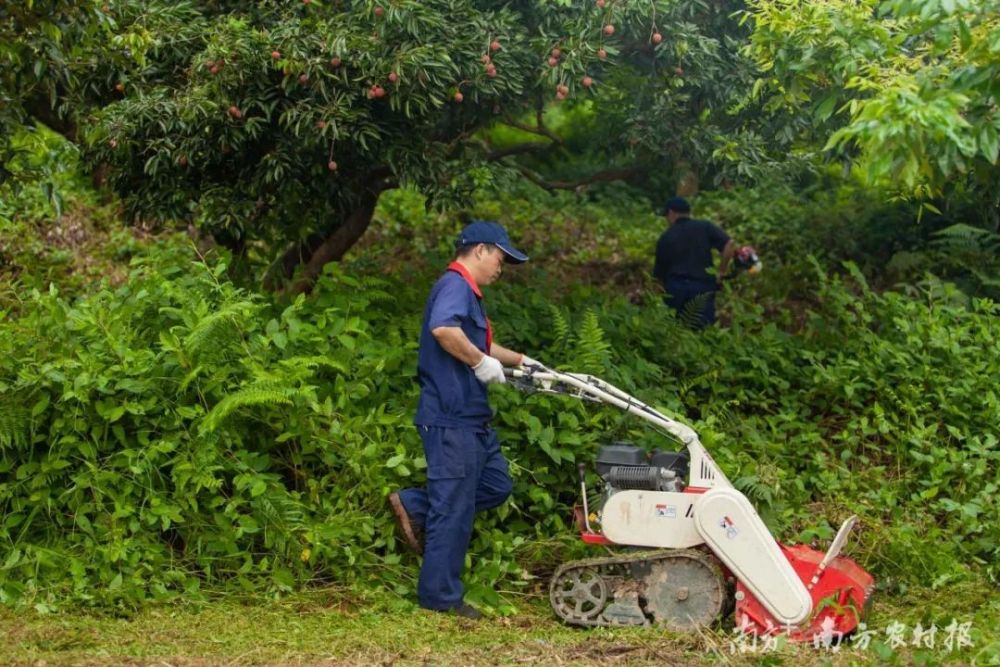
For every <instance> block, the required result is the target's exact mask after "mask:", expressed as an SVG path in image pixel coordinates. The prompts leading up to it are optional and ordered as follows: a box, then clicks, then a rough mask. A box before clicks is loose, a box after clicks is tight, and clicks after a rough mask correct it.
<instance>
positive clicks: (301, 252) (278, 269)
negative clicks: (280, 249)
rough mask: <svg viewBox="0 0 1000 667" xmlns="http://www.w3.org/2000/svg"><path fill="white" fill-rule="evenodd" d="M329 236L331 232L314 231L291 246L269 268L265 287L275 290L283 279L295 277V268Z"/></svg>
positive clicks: (264, 283) (264, 281) (264, 282)
mask: <svg viewBox="0 0 1000 667" xmlns="http://www.w3.org/2000/svg"><path fill="white" fill-rule="evenodd" d="M327 236H329V234H320V233H318V232H317V233H313V234H310V235H309V236H308V237H307V238H305V239H303V240H302V241H296V242H295V243H293V244H292V245H291V246H289V247H288V249H287V250H285V253H284V254H283V255H282V256H281V259H279V260H278V261H277V262H275V263H274V264H273V265H272V266H271V268H269V269H268V271H267V274H266V275H265V276H264V280H263V286H264V289H266V290H268V291H271V292H274V291H276V290H278V289H279V288H280V287H281V285H282V282H283V281H286V280H291V279H292V278H294V277H295V269H297V268H299V266H300V265H302V264H305V263H306V261H307V260H308V259H309V258H310V257H312V255H313V253H314V252H316V250H317V249H318V248H319V247H320V246H321V245H323V241H325V240H326V237H327Z"/></svg>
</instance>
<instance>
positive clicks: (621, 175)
mask: <svg viewBox="0 0 1000 667" xmlns="http://www.w3.org/2000/svg"><path fill="white" fill-rule="evenodd" d="M518 171H520V172H521V173H522V174H523V175H524V177H525V178H527V179H528V180H529V181H531V182H532V183H534V184H535V185H537V186H538V187H540V188H542V189H544V190H548V191H549V192H552V191H553V190H575V189H576V188H578V187H580V186H583V185H589V184H591V183H608V182H611V181H624V180H628V179H629V178H631V177H632V176H635V175H637V174H639V173H641V171H642V170H641V169H639V168H638V167H619V168H614V169H604V170H602V171H598V172H594V173H592V174H588V175H586V176H581V177H580V178H577V179H574V180H567V181H550V180H546V179H545V178H542V177H541V176H540V175H538V174H537V173H535V172H533V171H531V170H530V169H527V168H525V167H518Z"/></svg>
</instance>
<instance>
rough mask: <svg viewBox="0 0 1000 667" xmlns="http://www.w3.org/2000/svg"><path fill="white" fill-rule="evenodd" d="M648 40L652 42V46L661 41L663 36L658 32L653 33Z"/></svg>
mask: <svg viewBox="0 0 1000 667" xmlns="http://www.w3.org/2000/svg"><path fill="white" fill-rule="evenodd" d="M650 39H652V40H653V44H659V43H660V42H662V41H663V35H661V34H660V33H658V32H654V33H653V36H652V37H651V38H650Z"/></svg>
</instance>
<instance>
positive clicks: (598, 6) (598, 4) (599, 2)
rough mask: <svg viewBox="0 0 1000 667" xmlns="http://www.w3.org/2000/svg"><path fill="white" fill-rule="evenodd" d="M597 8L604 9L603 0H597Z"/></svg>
mask: <svg viewBox="0 0 1000 667" xmlns="http://www.w3.org/2000/svg"><path fill="white" fill-rule="evenodd" d="M597 8H598V9H604V0H597Z"/></svg>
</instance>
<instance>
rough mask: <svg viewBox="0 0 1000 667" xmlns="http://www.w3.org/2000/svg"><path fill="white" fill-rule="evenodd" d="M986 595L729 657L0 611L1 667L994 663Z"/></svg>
mask: <svg viewBox="0 0 1000 667" xmlns="http://www.w3.org/2000/svg"><path fill="white" fill-rule="evenodd" d="M996 597H997V596H996V595H995V590H994V589H991V588H990V587H989V586H983V585H972V584H967V585H965V586H961V585H956V586H952V587H950V588H949V589H947V590H941V591H931V590H929V589H920V590H915V591H911V592H910V593H909V594H908V595H907V596H906V597H905V598H892V599H886V598H884V597H879V598H876V603H875V606H874V608H873V611H872V616H871V618H870V619H869V626H870V627H871V628H873V629H875V630H876V631H877V632H878V634H877V636H875V637H874V639H873V641H872V644H871V646H870V647H869V648H868V649H867V650H858V649H856V648H853V647H849V646H848V647H844V648H842V649H841V650H840V651H838V652H831V651H825V650H822V649H819V650H817V649H815V648H813V647H811V646H804V645H798V646H782V647H781V648H779V649H778V650H777V651H773V652H769V653H767V654H763V653H761V652H760V651H757V652H748V653H744V654H742V655H740V654H738V653H736V654H734V652H733V649H734V648H735V647H736V646H735V643H734V638H735V635H734V634H733V633H732V631H731V622H727V623H725V624H724V625H722V626H721V627H719V628H717V629H713V630H711V631H706V632H701V633H694V634H675V633H670V632H665V631H663V630H660V629H657V628H594V629H586V630H585V629H578V628H571V627H567V626H565V625H562V624H560V623H558V622H557V621H556V620H555V619H554V618H553V617H552V614H551V612H550V611H549V609H548V604H547V601H546V600H544V599H543V598H542V596H533V597H529V598H526V599H525V600H524V601H523V602H522V603H521V604H520V608H519V610H518V613H516V614H514V615H512V616H507V617H497V616H494V617H490V618H487V619H485V620H482V621H478V622H477V621H469V620H466V619H462V618H458V617H455V616H450V615H446V614H440V613H436V612H428V611H424V610H420V609H417V608H416V607H415V606H414V605H413V604H412V603H411V602H409V601H406V600H403V599H400V598H399V597H397V596H395V595H393V594H391V593H387V592H372V591H367V592H357V591H344V590H340V589H326V590H321V591H312V592H309V593H300V594H297V595H294V596H291V597H288V598H284V599H281V600H271V599H267V598H264V597H251V598H235V597H220V598H217V599H215V600H213V601H211V602H203V603H191V602H185V603H179V604H174V605H159V606H151V607H148V608H146V609H144V610H142V611H139V612H137V613H136V614H134V615H133V616H131V617H130V618H116V617H113V616H109V615H106V614H105V615H102V614H97V613H92V612H83V611H76V612H73V611H67V612H62V613H58V614H39V613H37V612H34V611H14V610H10V609H5V608H0V637H3V638H4V641H3V644H0V664H4V665H38V666H41V665H45V666H51V667H55V666H57V665H176V666H180V665H185V666H199V667H200V666H203V665H521V664H529V665H532V664H533V665H609V664H614V665H622V664H625V665H642V664H649V665H652V664H659V665H667V664H669V665H712V664H760V663H761V661H765V662H766V663H768V664H788V665H795V666H796V667H801V666H803V665H826V664H831V665H851V664H869V663H875V662H878V663H883V664H884V663H889V664H900V665H909V664H930V665H933V664H954V665H959V664H963V665H964V664H973V663H978V664H998V662H1000V642H998V641H997V639H996V637H995V635H994V630H995V628H997V627H998V623H1000V601H998V600H997V599H996ZM952 618H955V619H957V620H958V621H959V622H971V623H972V628H971V632H970V635H969V636H970V639H971V640H972V641H973V642H974V646H972V647H966V648H965V649H963V650H962V651H960V652H958V651H952V652H948V651H947V650H946V649H945V648H944V646H943V642H944V632H943V630H944V628H945V626H946V625H947V623H948V622H949V621H950V620H951V619H952ZM893 621H897V622H899V623H902V624H904V625H905V626H906V627H907V629H908V631H907V633H906V635H905V636H906V639H907V641H908V643H909V644H912V629H913V627H914V626H915V625H916V623H917V622H921V623H923V625H924V626H925V627H927V626H929V625H930V624H932V623H933V624H936V625H937V626H938V636H937V638H936V644H937V645H936V647H935V648H934V649H917V648H914V647H913V646H906V647H897V648H896V649H895V650H891V649H890V648H889V647H888V646H887V645H886V643H885V641H884V640H885V628H886V627H887V626H888V625H889V624H890V623H891V622H893Z"/></svg>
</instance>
